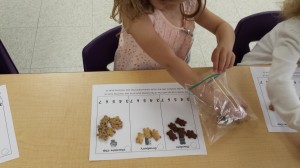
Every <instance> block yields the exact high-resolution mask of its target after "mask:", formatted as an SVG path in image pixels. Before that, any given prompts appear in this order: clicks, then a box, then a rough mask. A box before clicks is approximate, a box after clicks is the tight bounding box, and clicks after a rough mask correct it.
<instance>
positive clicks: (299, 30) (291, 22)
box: [279, 16, 300, 38]
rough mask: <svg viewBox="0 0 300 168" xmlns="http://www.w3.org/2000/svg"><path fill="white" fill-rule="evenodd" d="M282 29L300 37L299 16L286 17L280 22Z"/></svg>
mask: <svg viewBox="0 0 300 168" xmlns="http://www.w3.org/2000/svg"><path fill="white" fill-rule="evenodd" d="M279 25H281V28H282V31H283V32H286V33H290V34H293V35H294V36H298V37H299V38H300V17H299V16H298V17H293V18H290V19H287V20H285V21H283V22H281V23H279Z"/></svg>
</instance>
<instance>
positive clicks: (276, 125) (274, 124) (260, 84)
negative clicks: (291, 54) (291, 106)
mask: <svg viewBox="0 0 300 168" xmlns="http://www.w3.org/2000/svg"><path fill="white" fill-rule="evenodd" d="M269 70H270V68H269V67H251V73H252V77H253V81H254V84H255V87H256V91H257V94H258V98H259V101H260V105H261V108H262V111H263V115H264V118H265V121H266V124H267V128H268V130H269V132H296V130H294V129H291V128H289V127H288V126H287V124H286V123H285V122H284V121H283V120H282V119H281V118H280V117H279V116H278V115H277V113H276V112H274V111H273V110H272V109H270V107H269V106H270V104H271V103H270V99H269V97H268V94H267V89H266V83H267V82H268V75H269ZM293 79H294V84H295V85H294V86H295V88H296V91H297V94H298V95H300V94H299V93H300V69H297V70H296V72H295V74H294V77H293Z"/></svg>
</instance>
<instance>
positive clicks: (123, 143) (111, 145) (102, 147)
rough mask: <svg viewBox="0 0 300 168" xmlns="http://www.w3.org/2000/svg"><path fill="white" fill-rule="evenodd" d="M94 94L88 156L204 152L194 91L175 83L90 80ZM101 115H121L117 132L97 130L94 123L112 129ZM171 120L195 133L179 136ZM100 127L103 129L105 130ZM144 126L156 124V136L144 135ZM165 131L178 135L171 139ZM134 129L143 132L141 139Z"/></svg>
mask: <svg viewBox="0 0 300 168" xmlns="http://www.w3.org/2000/svg"><path fill="white" fill-rule="evenodd" d="M92 94H93V96H92V115H91V135H90V138H91V139H90V160H114V159H130V158H145V157H167V156H183V155H206V154H207V152H206V147H205V142H204V138H203V132H202V128H201V124H200V120H199V114H198V109H197V108H196V106H195V104H194V102H193V99H192V95H191V94H190V93H189V92H187V91H186V90H185V89H184V88H182V87H181V86H180V85H179V84H177V83H159V84H110V85H94V86H93V93H92ZM104 116H106V117H108V118H110V119H112V120H113V119H116V118H118V119H119V120H121V121H122V128H120V129H114V131H115V134H114V135H113V136H109V137H106V138H107V139H103V138H100V137H99V136H97V134H98V135H99V132H98V126H99V127H100V126H101V127H102V128H103V126H104V125H106V126H107V125H108V127H109V129H110V131H111V128H112V125H111V124H103V123H105V122H104V121H106V120H105V119H104V118H105V117H104ZM177 118H178V119H180V120H181V121H183V122H186V124H185V125H182V126H180V125H179V124H178V123H176V122H175V121H176V120H177ZM101 120H102V121H103V123H102V122H101ZM112 120H111V121H112ZM100 123H102V124H100ZM170 123H173V126H174V125H176V127H177V128H181V130H182V129H184V130H185V131H186V132H187V131H188V130H189V131H190V132H194V133H195V134H196V135H197V137H194V138H189V137H187V136H186V135H185V136H183V135H182V134H181V135H180V136H179V133H176V132H173V131H170V130H171V129H170V128H169V126H168V125H170ZM179 123H180V122H179ZM102 128H101V129H100V130H104V133H102V134H101V135H106V133H105V130H106V129H102ZM144 128H145V129H146V130H147V128H149V130H156V133H158V135H159V136H160V139H158V140H155V138H154V137H155V135H153V136H154V137H147V135H148V134H147V132H146V133H145V134H144V132H143V129H144ZM167 132H173V133H174V135H175V136H176V138H177V139H174V141H172V140H171V139H170V137H169V135H167ZM178 132H180V131H178ZM138 133H140V134H142V135H143V136H145V137H143V136H140V137H139V138H138V139H139V140H140V143H137V142H136V138H137V137H138ZM156 136H157V134H156ZM146 137H147V138H146ZM171 137H173V138H175V137H174V136H171Z"/></svg>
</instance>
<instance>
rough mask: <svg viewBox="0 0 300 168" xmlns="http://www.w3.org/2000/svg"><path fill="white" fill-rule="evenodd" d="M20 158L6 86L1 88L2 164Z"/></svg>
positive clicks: (0, 147)
mask: <svg viewBox="0 0 300 168" xmlns="http://www.w3.org/2000/svg"><path fill="white" fill-rule="evenodd" d="M18 157H19V150H18V146H17V141H16V136H15V131H14V125H13V120H12V115H11V111H10V106H9V101H8V95H7V91H6V86H5V85H2V86H0V163H3V162H6V161H9V160H12V159H15V158H18Z"/></svg>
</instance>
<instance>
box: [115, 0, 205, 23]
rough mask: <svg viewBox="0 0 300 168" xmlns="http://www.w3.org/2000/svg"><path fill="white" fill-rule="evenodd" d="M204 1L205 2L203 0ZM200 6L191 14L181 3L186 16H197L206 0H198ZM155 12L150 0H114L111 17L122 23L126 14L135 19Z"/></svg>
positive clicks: (182, 11) (183, 13)
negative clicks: (187, 12) (185, 10)
mask: <svg viewBox="0 0 300 168" xmlns="http://www.w3.org/2000/svg"><path fill="white" fill-rule="evenodd" d="M202 1H204V2H202ZM197 2H198V6H197V8H196V10H195V11H194V12H193V13H191V14H186V13H185V12H184V10H183V6H182V5H181V8H180V9H181V13H182V15H183V16H184V17H185V18H192V17H194V16H196V15H197V14H198V13H199V12H200V11H201V10H202V11H203V9H204V8H205V5H206V0H197ZM153 12H154V7H153V6H152V5H151V3H150V2H149V0H114V5H113V9H112V13H111V18H112V19H114V20H115V21H117V22H119V23H122V21H123V20H122V17H123V16H126V17H127V18H129V19H130V20H134V19H136V18H137V17H139V16H141V15H143V14H151V13H153Z"/></svg>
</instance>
